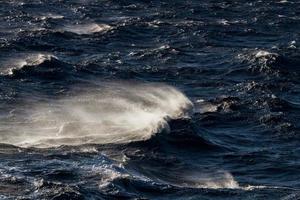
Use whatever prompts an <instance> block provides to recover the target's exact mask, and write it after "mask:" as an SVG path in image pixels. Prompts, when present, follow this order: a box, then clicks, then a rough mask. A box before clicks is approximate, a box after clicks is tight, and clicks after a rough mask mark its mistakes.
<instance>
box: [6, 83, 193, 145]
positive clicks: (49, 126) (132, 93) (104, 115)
mask: <svg viewBox="0 0 300 200" xmlns="http://www.w3.org/2000/svg"><path fill="white" fill-rule="evenodd" d="M104 85H105V83H104ZM99 87H100V86H99ZM191 106H192V103H191V102H190V100H189V99H188V98H187V97H186V96H184V94H182V93H181V92H180V91H178V90H177V89H175V88H173V87H170V86H166V85H143V84H142V85H133V84H132V85H131V84H106V85H105V87H104V88H103V85H102V89H95V88H94V89H90V92H88V93H87V92H84V93H82V94H77V95H74V96H72V97H66V98H63V99H60V100H58V101H51V102H49V103H48V104H41V105H34V106H33V107H32V108H31V109H30V110H26V111H25V113H24V114H25V115H27V116H28V117H27V121H26V122H24V121H23V120H22V118H20V119H19V121H14V119H12V120H11V121H8V122H7V123H5V124H6V125H3V126H2V127H0V128H1V134H0V138H1V141H2V142H4V143H9V144H15V145H19V146H35V145H39V146H57V145H64V144H66V145H78V144H84V143H97V144H98V143H99V144H104V143H127V142H130V141H137V140H146V139H149V138H150V137H151V135H152V134H155V133H157V132H159V131H160V130H161V129H163V128H164V127H166V126H167V120H168V118H171V119H176V118H180V117H183V116H184V115H185V111H186V110H187V109H189V108H190V107H191ZM15 117H17V118H18V116H15ZM5 130H6V131H5Z"/></svg>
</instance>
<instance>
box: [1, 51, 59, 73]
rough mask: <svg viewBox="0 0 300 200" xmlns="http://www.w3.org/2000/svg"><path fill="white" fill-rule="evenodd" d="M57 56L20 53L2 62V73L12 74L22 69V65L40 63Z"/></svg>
mask: <svg viewBox="0 0 300 200" xmlns="http://www.w3.org/2000/svg"><path fill="white" fill-rule="evenodd" d="M53 57H54V58H55V56H53V55H51V54H43V53H31V54H19V55H16V56H14V57H11V58H9V59H8V60H5V61H3V62H2V63H1V65H2V66H1V69H0V74H2V75H12V74H13V71H14V70H17V69H21V68H22V67H24V66H26V65H29V66H34V65H39V64H41V63H43V62H44V61H46V60H50V59H51V58H53Z"/></svg>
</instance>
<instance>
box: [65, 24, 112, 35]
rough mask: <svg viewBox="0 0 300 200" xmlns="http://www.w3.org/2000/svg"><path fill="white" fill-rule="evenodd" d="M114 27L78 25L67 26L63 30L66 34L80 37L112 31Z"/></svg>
mask: <svg viewBox="0 0 300 200" xmlns="http://www.w3.org/2000/svg"><path fill="white" fill-rule="evenodd" d="M111 29H112V27H111V26H109V25H107V24H96V23H91V24H76V25H67V26H65V27H64V28H63V29H62V30H63V31H66V32H71V33H75V34H78V35H89V34H94V33H102V32H106V31H109V30H111Z"/></svg>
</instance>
